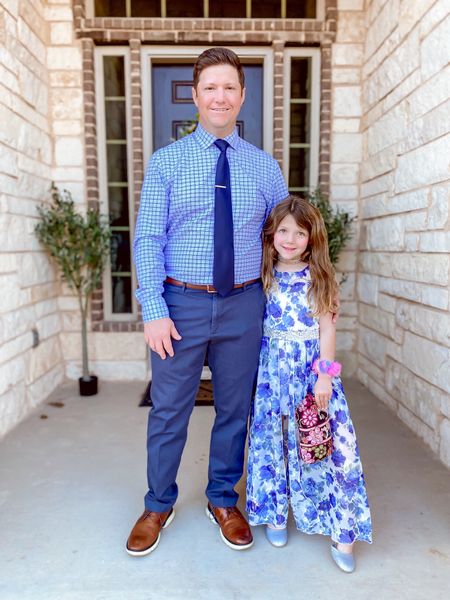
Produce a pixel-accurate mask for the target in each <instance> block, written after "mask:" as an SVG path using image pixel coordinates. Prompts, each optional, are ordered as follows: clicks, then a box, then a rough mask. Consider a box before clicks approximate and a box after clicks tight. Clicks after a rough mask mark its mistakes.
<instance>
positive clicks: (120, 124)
mask: <svg viewBox="0 0 450 600" xmlns="http://www.w3.org/2000/svg"><path fill="white" fill-rule="evenodd" d="M103 82H104V110H105V145H106V152H105V155H106V179H107V199H108V212H109V218H110V224H111V230H112V239H111V256H110V267H111V269H110V270H111V312H112V314H113V315H114V314H123V313H131V312H132V310H133V309H132V277H131V251H130V242H131V240H130V216H129V209H128V207H129V190H128V160H127V123H126V121H127V119H126V110H127V100H126V93H125V88H126V82H125V57H124V56H103Z"/></svg>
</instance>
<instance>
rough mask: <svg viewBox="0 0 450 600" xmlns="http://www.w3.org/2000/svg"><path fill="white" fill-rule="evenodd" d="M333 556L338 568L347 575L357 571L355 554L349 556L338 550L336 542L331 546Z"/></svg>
mask: <svg viewBox="0 0 450 600" xmlns="http://www.w3.org/2000/svg"><path fill="white" fill-rule="evenodd" d="M331 556H332V558H333V560H334V562H335V563H336V564H337V566H338V567H339V568H340V569H341V571H344V572H345V573H352V572H353V571H354V570H355V557H354V556H353V552H351V553H350V554H347V553H346V552H341V551H340V550H338V549H337V544H336V542H333V543H332V544H331Z"/></svg>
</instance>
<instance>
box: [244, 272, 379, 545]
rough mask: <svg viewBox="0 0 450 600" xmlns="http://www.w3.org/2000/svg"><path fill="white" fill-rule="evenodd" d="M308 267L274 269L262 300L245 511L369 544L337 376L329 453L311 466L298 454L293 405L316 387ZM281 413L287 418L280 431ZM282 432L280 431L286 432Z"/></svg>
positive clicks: (265, 520) (259, 520)
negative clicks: (263, 310)
mask: <svg viewBox="0 0 450 600" xmlns="http://www.w3.org/2000/svg"><path fill="white" fill-rule="evenodd" d="M310 281H311V280H310V275H309V268H308V267H306V268H305V269H303V270H302V271H298V272H295V273H291V272H278V271H275V282H274V286H273V287H272V290H271V291H270V293H269V295H268V299H267V306H266V313H265V317H264V334H263V338H262V345H261V354H260V359H259V370H258V381H257V388H256V394H255V398H254V403H253V408H252V415H251V423H250V436H249V454H248V474H247V507H246V508H247V512H248V515H249V521H250V524H251V525H261V524H272V525H277V526H285V525H286V523H287V518H288V511H289V504H290V506H291V509H292V512H293V516H294V519H295V523H296V525H297V529H299V530H300V531H303V532H304V533H311V534H312V533H322V534H324V535H329V536H331V538H332V539H333V540H334V541H336V542H341V543H351V542H353V541H355V540H363V541H366V542H371V541H372V524H371V518H370V510H369V504H368V499H367V493H366V487H365V482H364V475H363V471H362V466H361V460H360V457H359V451H358V444H357V441H356V436H355V431H354V428H353V424H352V421H351V418H350V414H349V410H348V406H347V401H346V399H345V395H344V390H343V388H342V383H341V380H340V378H338V377H336V378H334V379H333V393H332V397H331V400H330V403H329V414H330V423H331V431H332V433H333V444H334V446H333V447H334V449H333V453H332V454H331V456H329V457H328V458H326V459H324V460H322V461H319V462H317V463H315V464H306V463H303V462H302V461H301V460H300V458H299V452H298V449H297V437H296V425H295V419H294V411H295V407H296V406H297V405H298V404H299V403H301V402H302V400H303V398H304V397H305V395H306V393H307V392H308V391H312V390H313V389H314V385H315V383H316V380H317V376H316V375H315V374H314V373H313V372H312V370H311V367H312V364H313V362H314V360H315V359H316V358H318V357H319V352H320V346H319V321H318V319H317V318H314V317H311V316H310V307H309V305H308V301H307V297H306V294H307V291H308V288H309V285H310ZM282 415H285V426H284V427H283V422H282ZM283 430H284V434H283Z"/></svg>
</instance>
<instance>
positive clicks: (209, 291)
mask: <svg viewBox="0 0 450 600" xmlns="http://www.w3.org/2000/svg"><path fill="white" fill-rule="evenodd" d="M210 287H213V286H212V285H210V284H209V283H207V284H206V291H207V292H208V294H217V290H210V289H209V288H210Z"/></svg>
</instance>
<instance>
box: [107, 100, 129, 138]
mask: <svg viewBox="0 0 450 600" xmlns="http://www.w3.org/2000/svg"><path fill="white" fill-rule="evenodd" d="M105 120H106V139H107V140H124V139H126V137H127V128H126V118H125V100H106V102H105Z"/></svg>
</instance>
